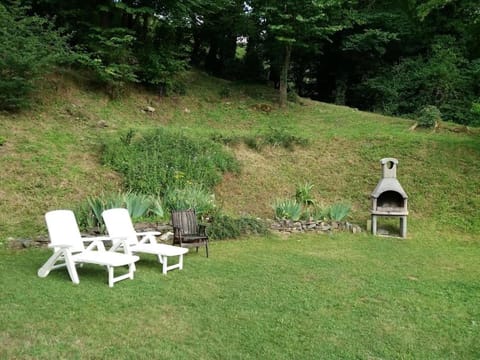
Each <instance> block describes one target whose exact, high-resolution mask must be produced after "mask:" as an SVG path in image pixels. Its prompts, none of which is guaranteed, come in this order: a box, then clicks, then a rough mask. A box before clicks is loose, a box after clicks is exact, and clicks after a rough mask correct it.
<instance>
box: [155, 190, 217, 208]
mask: <svg viewBox="0 0 480 360" xmlns="http://www.w3.org/2000/svg"><path fill="white" fill-rule="evenodd" d="M164 204H165V207H166V208H167V209H168V210H187V209H194V210H195V212H196V213H197V215H198V216H206V215H208V214H211V213H213V212H214V210H215V207H216V206H215V196H214V195H213V194H211V193H209V192H208V191H207V190H206V189H205V188H204V187H203V186H201V185H198V184H191V185H186V186H185V187H184V188H173V189H168V191H167V192H166V193H165V196H164Z"/></svg>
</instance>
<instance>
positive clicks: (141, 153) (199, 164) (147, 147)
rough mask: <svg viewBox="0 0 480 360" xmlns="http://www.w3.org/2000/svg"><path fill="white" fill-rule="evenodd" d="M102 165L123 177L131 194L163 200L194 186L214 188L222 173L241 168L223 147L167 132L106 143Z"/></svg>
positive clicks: (130, 135)
mask: <svg viewBox="0 0 480 360" xmlns="http://www.w3.org/2000/svg"><path fill="white" fill-rule="evenodd" d="M103 161H104V163H106V164H108V165H110V166H111V167H112V168H113V169H115V170H117V171H119V172H120V173H122V175H123V176H124V179H125V184H126V186H127V188H128V189H130V190H131V191H133V192H137V193H143V194H160V195H162V196H163V195H164V194H166V192H167V189H183V188H184V187H185V186H187V185H191V184H197V185H199V186H201V187H203V188H205V189H210V188H213V186H215V185H216V184H217V183H218V182H219V181H220V180H221V178H222V173H224V172H227V171H234V172H236V171H239V168H240V167H239V163H238V162H237V160H236V159H235V158H234V156H233V155H231V154H230V153H228V152H227V151H226V150H225V149H224V148H223V147H222V145H221V144H218V143H215V142H213V141H211V140H209V139H204V138H199V137H194V136H189V135H187V134H186V133H184V132H181V131H176V130H170V129H167V128H156V129H152V130H150V131H144V132H143V133H138V134H136V133H135V132H133V131H129V132H127V133H125V134H123V135H120V137H119V138H118V139H112V140H109V141H107V142H106V143H105V146H104V151H103Z"/></svg>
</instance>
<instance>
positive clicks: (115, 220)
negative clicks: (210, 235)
mask: <svg viewBox="0 0 480 360" xmlns="http://www.w3.org/2000/svg"><path fill="white" fill-rule="evenodd" d="M102 217H103V221H104V222H105V225H106V227H107V232H108V235H109V236H111V237H113V238H126V242H127V244H128V247H129V249H130V251H131V252H132V253H146V254H153V255H157V258H158V261H159V262H160V263H161V264H162V265H163V269H162V272H163V274H164V275H166V274H167V271H168V270H173V269H179V270H181V269H183V255H184V254H186V253H187V252H188V249H184V248H181V247H178V246H172V245H167V244H159V243H157V240H156V239H155V235H160V232H158V231H148V232H136V230H135V228H134V227H133V223H132V219H131V218H130V214H129V213H128V210H127V209H123V208H117V209H110V210H105V211H104V212H103V213H102ZM139 237H140V238H141V239H140V240H139V239H138V238H139ZM122 245H123V244H122V243H121V242H118V241H114V245H113V246H112V249H110V250H113V251H117V250H119V249H120V247H121V246H122ZM170 256H178V262H177V263H176V264H173V265H170V266H168V258H169V257H170Z"/></svg>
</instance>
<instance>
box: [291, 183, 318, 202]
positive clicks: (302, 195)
mask: <svg viewBox="0 0 480 360" xmlns="http://www.w3.org/2000/svg"><path fill="white" fill-rule="evenodd" d="M312 189H313V184H310V183H307V182H305V183H304V184H300V185H297V188H296V190H295V199H296V200H297V201H298V202H299V203H300V204H303V205H305V206H310V205H312V206H313V205H315V199H314V198H313V196H312Z"/></svg>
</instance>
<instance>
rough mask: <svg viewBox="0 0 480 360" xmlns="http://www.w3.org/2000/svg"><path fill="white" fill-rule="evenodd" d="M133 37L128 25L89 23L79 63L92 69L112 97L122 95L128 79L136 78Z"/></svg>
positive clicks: (128, 81)
mask: <svg viewBox="0 0 480 360" xmlns="http://www.w3.org/2000/svg"><path fill="white" fill-rule="evenodd" d="M134 41H135V36H133V35H132V32H131V31H129V30H128V29H125V28H111V29H103V28H99V27H92V28H91V29H90V33H89V34H88V42H87V45H86V46H87V50H86V51H84V52H82V53H81V52H80V51H79V54H80V53H81V55H79V56H78V57H77V61H78V63H79V64H81V65H83V66H85V67H87V68H89V69H91V70H92V71H94V72H95V74H96V75H97V80H98V81H99V82H100V83H101V84H103V85H104V86H105V88H106V90H107V92H108V94H109V95H110V96H111V97H112V98H116V97H119V96H121V95H122V94H123V93H124V90H125V86H126V85H127V84H128V83H131V82H137V81H138V77H137V74H136V72H137V64H136V62H137V61H136V59H135V57H134V55H133V49H132V46H133V43H134Z"/></svg>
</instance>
